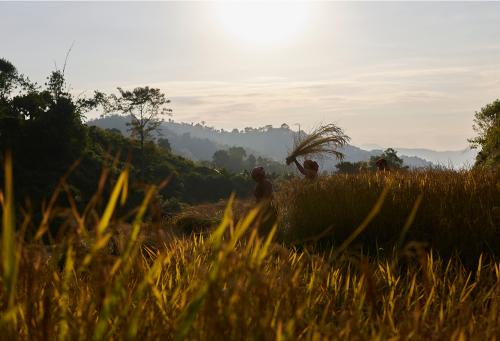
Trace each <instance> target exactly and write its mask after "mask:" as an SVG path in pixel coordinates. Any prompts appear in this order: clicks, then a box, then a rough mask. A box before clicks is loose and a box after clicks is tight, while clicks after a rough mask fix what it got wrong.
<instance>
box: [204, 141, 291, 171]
mask: <svg viewBox="0 0 500 341" xmlns="http://www.w3.org/2000/svg"><path fill="white" fill-rule="evenodd" d="M212 163H213V165H214V166H215V167H216V168H219V169H225V170H227V171H228V172H231V173H241V172H245V174H248V172H250V171H251V170H252V169H253V168H254V167H256V166H262V167H264V169H265V170H266V172H267V173H268V174H269V175H273V176H274V177H276V176H279V175H285V174H286V173H287V168H286V167H285V166H284V165H283V164H281V163H279V162H276V161H273V160H270V159H268V158H264V157H261V156H259V157H257V158H256V157H255V156H254V155H253V154H250V155H248V157H247V154H246V151H245V149H244V148H242V147H230V148H229V149H227V150H218V151H216V152H215V153H214V155H213V158H212Z"/></svg>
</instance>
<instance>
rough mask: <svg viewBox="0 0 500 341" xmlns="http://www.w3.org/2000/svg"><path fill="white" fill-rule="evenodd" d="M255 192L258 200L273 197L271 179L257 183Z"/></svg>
mask: <svg viewBox="0 0 500 341" xmlns="http://www.w3.org/2000/svg"><path fill="white" fill-rule="evenodd" d="M253 194H254V196H255V200H257V202H260V201H261V200H263V199H271V198H272V196H273V184H272V183H271V182H270V181H269V180H267V179H264V180H262V181H260V182H258V183H257V186H255V190H254V192H253Z"/></svg>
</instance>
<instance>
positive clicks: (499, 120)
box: [469, 99, 500, 167]
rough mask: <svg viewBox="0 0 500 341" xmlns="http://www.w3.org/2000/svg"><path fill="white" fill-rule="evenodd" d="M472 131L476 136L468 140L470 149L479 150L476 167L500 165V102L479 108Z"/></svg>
mask: <svg viewBox="0 0 500 341" xmlns="http://www.w3.org/2000/svg"><path fill="white" fill-rule="evenodd" d="M474 130H475V131H476V133H477V134H478V136H476V137H475V138H472V139H470V140H469V142H470V143H471V146H472V148H479V147H480V148H481V151H480V152H479V153H478V155H477V158H476V165H477V166H486V167H496V166H498V165H500V100H498V99H497V100H496V101H494V102H492V103H490V104H488V105H486V106H485V107H483V108H481V110H480V111H477V112H476V113H475V115H474Z"/></svg>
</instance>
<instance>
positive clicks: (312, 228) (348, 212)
mask: <svg viewBox="0 0 500 341" xmlns="http://www.w3.org/2000/svg"><path fill="white" fill-rule="evenodd" d="M384 189H386V190H387V191H388V192H387V196H386V198H385V200H384V202H383V204H382V207H381V208H380V212H379V213H378V214H377V215H376V216H375V217H373V220H372V221H370V223H369V225H368V226H366V228H365V229H364V230H363V232H362V233H361V234H360V235H359V237H358V238H356V239H355V240H353V242H354V243H355V244H356V243H358V244H362V245H364V246H371V247H386V246H389V247H390V246H394V245H396V244H398V243H402V242H404V241H405V240H407V241H420V242H423V243H426V245H427V246H428V247H429V248H432V249H433V250H434V251H435V252H438V253H439V254H441V255H443V256H449V255H451V254H454V253H458V254H460V255H462V256H463V258H464V259H470V258H477V257H479V255H480V253H481V252H487V253H489V254H494V255H496V256H499V255H500V238H499V237H498V236H500V217H499V215H498V214H496V213H495V212H496V211H497V210H498V208H499V207H500V173H498V172H487V171H463V172H455V171H427V172H381V173H372V172H367V173H360V174H347V175H345V174H339V175H335V176H330V177H324V178H320V179H319V180H318V181H316V182H313V183H311V182H304V181H298V180H291V181H290V182H287V183H284V184H282V185H281V187H280V190H279V191H278V193H277V206H278V207H279V209H280V219H281V225H282V228H283V232H282V236H283V238H285V240H287V241H290V242H302V241H307V240H310V239H311V238H314V236H317V235H321V236H322V237H323V238H322V239H323V240H326V241H328V242H331V243H336V244H339V243H341V242H342V241H344V240H345V239H346V238H348V236H350V235H351V234H352V232H353V231H354V229H355V228H356V227H357V226H359V225H360V224H361V223H362V222H363V219H365V217H366V216H367V215H368V213H369V212H370V211H371V210H372V208H373V206H374V205H375V203H376V202H377V200H378V199H379V197H380V195H381V193H382V192H383V191H384ZM417 201H418V205H417V206H415V204H416V203H417ZM413 210H414V212H413ZM410 216H411V217H410ZM409 217H410V218H411V224H407V222H408V218H409ZM325 231H326V233H325ZM401 237H403V239H402V240H401ZM327 244H328V243H327Z"/></svg>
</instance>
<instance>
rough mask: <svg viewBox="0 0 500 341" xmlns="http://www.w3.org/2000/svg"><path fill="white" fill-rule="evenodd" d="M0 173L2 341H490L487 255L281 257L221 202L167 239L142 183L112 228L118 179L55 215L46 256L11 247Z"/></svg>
mask: <svg viewBox="0 0 500 341" xmlns="http://www.w3.org/2000/svg"><path fill="white" fill-rule="evenodd" d="M5 173H6V177H5V180H6V183H5V187H4V191H3V196H2V197H3V200H2V207H3V233H2V241H3V245H4V246H6V245H11V247H9V248H5V247H4V248H3V249H2V270H3V273H2V277H1V279H2V280H1V287H2V289H1V290H0V299H1V303H0V304H1V310H0V312H1V315H0V330H1V332H2V335H3V336H4V337H5V338H9V339H12V338H20V339H56V338H57V339H76V340H78V339H95V340H101V339H110V338H113V339H135V338H142V339H186V338H188V339H221V338H228V339H263V340H274V339H278V340H281V339H285V338H288V339H320V338H328V339H374V338H377V339H388V338H392V337H395V338H404V339H409V338H418V339H420V338H427V339H435V340H442V339H465V338H468V337H470V338H473V339H484V340H489V339H494V338H495V337H497V336H498V335H499V334H500V327H499V326H500V323H499V322H500V309H499V308H500V295H499V290H500V263H498V261H496V260H495V259H494V258H492V257H490V256H487V255H483V256H480V257H479V258H478V259H477V261H476V262H475V263H474V264H473V265H470V266H464V265H463V263H462V261H461V259H460V258H458V256H456V255H455V256H452V257H450V258H447V259H443V258H442V257H441V256H439V255H437V254H436V253H435V252H433V251H430V252H428V251H427V250H426V249H425V248H423V247H421V246H420V244H415V243H409V244H405V246H404V247H402V248H400V249H394V252H391V253H384V252H379V253H376V254H373V255H371V256H367V255H366V254H364V253H363V252H362V251H360V252H354V253H340V252H339V251H340V250H341V249H339V248H332V249H330V250H327V251H326V252H323V253H321V252H319V250H315V249H314V247H313V248H310V247H305V248H303V249H302V250H298V249H295V248H288V247H286V246H282V245H280V244H276V243H275V242H273V236H274V234H275V232H276V230H273V231H272V232H271V233H270V234H269V236H268V237H267V238H265V239H260V238H259V236H258V235H257V228H258V225H259V221H258V219H257V218H256V217H258V211H257V209H251V210H250V211H249V212H248V213H247V214H246V215H245V216H244V217H243V218H242V219H238V220H237V219H235V218H234V217H233V215H232V209H231V207H232V202H231V201H230V202H229V204H228V207H227V209H226V211H225V213H224V214H223V215H222V218H221V221H220V223H219V224H218V226H217V227H216V228H215V229H214V230H213V232H211V233H210V234H209V235H204V234H192V235H190V236H189V237H187V238H180V237H176V236H175V235H174V234H172V233H173V232H172V230H170V231H169V230H168V225H167V226H165V225H164V224H162V223H161V222H159V221H157V220H155V219H154V217H152V218H147V217H148V215H147V214H146V212H147V207H148V206H150V205H151V204H153V202H154V197H155V195H154V193H155V191H157V188H156V187H154V186H152V187H149V188H148V189H147V190H146V191H145V197H144V200H143V202H142V203H141V204H140V205H139V207H138V209H136V210H134V211H133V212H135V213H134V215H135V218H134V219H133V223H132V224H131V225H129V224H126V223H125V221H124V220H122V219H118V217H119V216H118V215H117V214H116V212H115V211H116V210H117V209H118V207H119V206H120V205H123V204H124V203H125V202H126V201H127V197H128V196H127V193H128V192H127V187H128V186H127V182H128V181H127V178H128V175H127V171H124V172H123V173H121V174H120V176H119V178H118V180H117V181H116V184H115V186H114V188H113V189H112V191H111V194H110V196H109V199H108V200H107V201H105V202H106V204H105V205H104V206H102V208H99V206H98V205H95V203H96V202H97V201H96V200H92V201H90V202H89V204H88V206H87V207H86V208H85V209H84V210H82V211H78V210H76V209H74V208H66V209H64V208H63V207H60V208H59V211H61V212H65V213H66V214H64V215H62V216H64V217H65V219H66V225H67V226H73V228H71V229H68V230H67V233H66V234H64V235H63V236H61V238H60V239H59V240H58V243H57V244H56V245H55V246H54V247H51V248H48V247H44V246H43V245H41V244H39V243H37V242H36V241H37V238H36V237H35V238H34V239H32V240H31V241H30V242H26V241H25V239H24V238H22V236H21V235H18V236H17V237H16V236H15V234H14V231H15V221H16V220H15V219H14V216H13V210H12V204H13V195H12V172H11V168H10V166H9V159H8V158H7V163H6V170H5ZM459 178H460V177H458V178H457V179H459ZM461 179H463V178H461ZM353 180H359V179H358V178H356V177H354V178H353ZM385 180H386V181H390V179H389V178H385ZM484 180H487V179H486V178H485V177H482V178H479V180H478V181H484ZM488 181H489V180H488ZM469 185H470V184H469ZM318 187H319V186H318ZM384 195H387V196H388V194H384ZM96 198H97V197H96ZM422 200H423V201H422V205H423V204H424V203H425V201H424V200H431V198H429V197H425V199H422ZM446 203H448V201H446ZM153 206H154V204H153ZM375 208H376V209H377V205H376V206H375ZM53 212H55V211H53ZM440 213H441V214H444V211H440ZM453 213H454V212H453ZM453 213H452V212H450V214H453ZM48 214H49V216H52V215H53V214H54V213H50V212H48ZM446 217H449V215H446V216H442V218H443V219H444V218H446ZM477 217H479V215H478V216H477ZM25 219H26V216H25V217H24V219H23V217H21V219H18V220H17V221H18V222H22V221H23V220H24V221H25ZM497 226H498V225H497ZM41 228H42V227H41ZM42 231H43V230H42ZM42 233H43V232H41V233H37V236H39V235H41V234H42ZM455 237H456V236H455Z"/></svg>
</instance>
